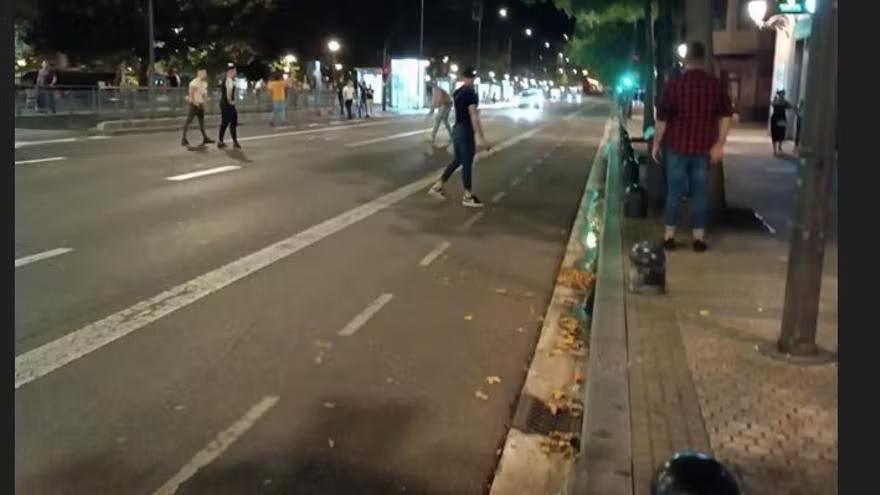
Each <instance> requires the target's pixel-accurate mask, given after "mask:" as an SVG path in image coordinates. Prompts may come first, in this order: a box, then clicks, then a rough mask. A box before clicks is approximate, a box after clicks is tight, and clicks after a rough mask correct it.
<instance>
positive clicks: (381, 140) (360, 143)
mask: <svg viewBox="0 0 880 495" xmlns="http://www.w3.org/2000/svg"><path fill="white" fill-rule="evenodd" d="M431 129H432V128H428V129H419V130H417V131H409V132H400V133H397V134H392V135H390V136H383V137H380V138H375V139H367V140H366V141H358V142H355V143H346V144H345V147H346V148H357V147H358V146H367V145H370V144H376V143H384V142H385V141H392V140H394V139H400V138H405V137H410V136H417V135H419V134H424V133H426V132H431Z"/></svg>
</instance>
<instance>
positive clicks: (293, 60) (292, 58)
mask: <svg viewBox="0 0 880 495" xmlns="http://www.w3.org/2000/svg"><path fill="white" fill-rule="evenodd" d="M284 62H285V63H287V65H290V64H294V63H296V55H293V54H292V53H288V54H287V55H285V56H284Z"/></svg>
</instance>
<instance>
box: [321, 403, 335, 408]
mask: <svg viewBox="0 0 880 495" xmlns="http://www.w3.org/2000/svg"><path fill="white" fill-rule="evenodd" d="M334 408H336V403H335V402H325V403H324V409H334Z"/></svg>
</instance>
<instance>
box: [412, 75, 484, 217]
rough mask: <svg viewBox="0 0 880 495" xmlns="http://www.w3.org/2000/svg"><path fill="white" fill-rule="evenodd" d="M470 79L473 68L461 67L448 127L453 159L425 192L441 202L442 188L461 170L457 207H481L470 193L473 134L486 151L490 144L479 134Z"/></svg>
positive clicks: (480, 202)
mask: <svg viewBox="0 0 880 495" xmlns="http://www.w3.org/2000/svg"><path fill="white" fill-rule="evenodd" d="M474 78H475V71H474V69H473V68H472V67H467V68H465V70H464V72H462V80H463V83H464V84H463V85H462V86H461V87H460V88H458V89H457V90H455V92H454V93H453V94H452V98H453V104H454V105H455V126H454V127H453V128H452V149H453V157H452V161H451V162H450V163H449V165H447V166H446V170H444V171H443V174H442V175H441V176H440V179H439V180H438V181H437V182H436V183H434V185H433V186H431V189H429V190H428V194H430V195H431V196H433V197H435V198H437V199H440V200H445V199H446V193H445V191H444V190H443V185H444V184H446V181H448V180H449V177H451V176H452V174H453V172H455V170H456V169H457V168H458V167H461V181H462V185H463V186H464V196H463V198H462V200H461V204H462V205H463V206H467V207H469V208H482V207H483V202H482V201H480V199H479V198H477V196H475V195H474V193H473V191H472V187H473V184H472V177H471V175H472V174H471V173H472V169H473V165H474V157H475V156H476V153H477V144H476V141H475V139H474V134H475V133H476V134H477V135H478V136H479V138H480V142H481V144H482V145H483V147H484V148H485V149H486V150H491V149H492V145H491V144H490V143H489V141H487V140H486V135H485V134H484V133H483V123H482V122H481V121H480V111H479V110H478V109H477V107H478V106H479V104H480V101H479V98H478V97H477V93H476V91H475V90H474Z"/></svg>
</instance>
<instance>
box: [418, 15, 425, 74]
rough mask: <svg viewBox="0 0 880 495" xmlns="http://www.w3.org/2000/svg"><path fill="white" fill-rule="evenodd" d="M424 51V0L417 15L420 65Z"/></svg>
mask: <svg viewBox="0 0 880 495" xmlns="http://www.w3.org/2000/svg"><path fill="white" fill-rule="evenodd" d="M424 49H425V0H422V8H421V10H420V13H419V63H422V58H423V57H424Z"/></svg>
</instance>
